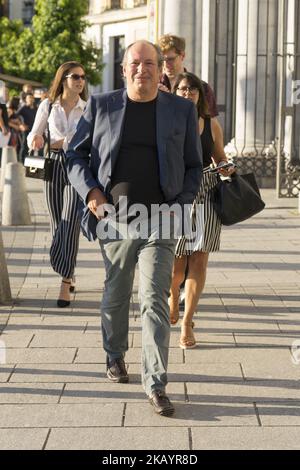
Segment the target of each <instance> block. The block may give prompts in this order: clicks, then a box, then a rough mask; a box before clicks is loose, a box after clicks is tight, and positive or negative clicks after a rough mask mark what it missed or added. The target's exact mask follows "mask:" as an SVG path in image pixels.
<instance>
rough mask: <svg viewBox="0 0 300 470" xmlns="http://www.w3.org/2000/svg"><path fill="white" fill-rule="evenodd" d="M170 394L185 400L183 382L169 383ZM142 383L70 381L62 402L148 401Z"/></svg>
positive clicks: (177, 399) (173, 397)
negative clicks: (83, 382)
mask: <svg viewBox="0 0 300 470" xmlns="http://www.w3.org/2000/svg"><path fill="white" fill-rule="evenodd" d="M168 396H169V397H170V399H171V400H172V401H181V402H185V389H184V384H183V383H171V384H169V385H168ZM147 401H148V400H147V397H146V394H145V392H144V389H143V388H142V385H141V384H140V383H138V384H137V383H129V384H115V383H108V382H107V383H100V384H99V383H92V384H90V383H85V384H82V383H71V384H70V383H69V384H66V387H65V388H64V391H63V395H62V397H61V400H60V403H114V402H117V403H119V402H120V403H130V402H141V403H145V402H147Z"/></svg>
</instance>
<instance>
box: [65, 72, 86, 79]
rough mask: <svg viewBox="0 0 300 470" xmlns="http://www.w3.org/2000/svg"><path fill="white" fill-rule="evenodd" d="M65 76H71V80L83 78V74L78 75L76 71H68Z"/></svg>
mask: <svg viewBox="0 0 300 470" xmlns="http://www.w3.org/2000/svg"><path fill="white" fill-rule="evenodd" d="M65 78H72V80H80V78H81V80H85V75H79V74H78V73H70V74H69V75H66V76H65Z"/></svg>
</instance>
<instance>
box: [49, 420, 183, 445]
mask: <svg viewBox="0 0 300 470" xmlns="http://www.w3.org/2000/svg"><path fill="white" fill-rule="evenodd" d="M162 419H163V418H162ZM63 449H68V450H93V449H95V450H107V449H110V450H132V449H136V450H153V449H155V450H157V451H158V450H174V449H176V450H179V451H180V450H188V449H189V435H188V430H187V429H185V428H174V429H173V428H169V429H168V433H167V434H166V429H165V428H164V427H162V428H157V427H155V428H152V427H143V428H142V429H141V428H140V426H137V427H135V428H134V427H131V428H126V427H122V428H106V429H105V428H93V429H90V428H79V429H78V428H76V429H72V428H69V429H68V430H66V429H52V430H51V433H50V436H49V440H48V442H47V445H46V450H63Z"/></svg>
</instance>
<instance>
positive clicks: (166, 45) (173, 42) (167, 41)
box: [158, 34, 185, 54]
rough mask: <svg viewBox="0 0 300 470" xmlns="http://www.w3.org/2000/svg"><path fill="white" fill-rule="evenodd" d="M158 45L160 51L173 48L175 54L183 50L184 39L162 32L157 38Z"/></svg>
mask: <svg viewBox="0 0 300 470" xmlns="http://www.w3.org/2000/svg"><path fill="white" fill-rule="evenodd" d="M158 45H159V47H160V49H161V51H162V53H164V52H167V51H169V50H170V49H175V51H176V53H177V54H182V53H184V52H185V39H184V38H181V37H179V36H174V35H173V34H164V35H163V36H161V37H160V38H159V40H158Z"/></svg>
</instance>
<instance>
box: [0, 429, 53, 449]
mask: <svg viewBox="0 0 300 470" xmlns="http://www.w3.org/2000/svg"><path fill="white" fill-rule="evenodd" d="M48 432H49V430H48V429H47V428H39V429H23V428H21V429H0V449H1V450H42V449H43V446H44V443H45V442H46V438H47V435H48Z"/></svg>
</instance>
